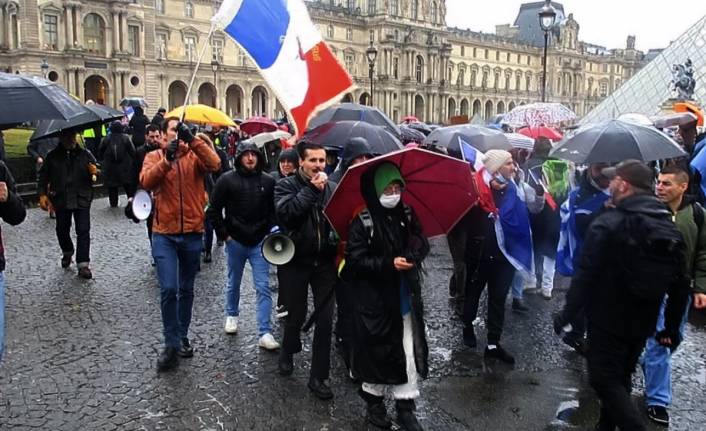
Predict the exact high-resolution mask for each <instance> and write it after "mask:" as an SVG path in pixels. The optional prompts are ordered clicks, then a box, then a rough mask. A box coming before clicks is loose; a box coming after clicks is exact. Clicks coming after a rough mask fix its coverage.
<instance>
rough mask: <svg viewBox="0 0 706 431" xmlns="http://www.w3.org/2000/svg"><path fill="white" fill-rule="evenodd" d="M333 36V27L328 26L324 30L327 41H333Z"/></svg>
mask: <svg viewBox="0 0 706 431" xmlns="http://www.w3.org/2000/svg"><path fill="white" fill-rule="evenodd" d="M333 35H334V33H333V26H332V25H329V26H328V29H327V30H326V36H328V37H329V39H333Z"/></svg>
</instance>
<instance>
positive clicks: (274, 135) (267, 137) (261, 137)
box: [248, 130, 292, 147]
mask: <svg viewBox="0 0 706 431" xmlns="http://www.w3.org/2000/svg"><path fill="white" fill-rule="evenodd" d="M291 137H292V135H291V134H290V133H287V132H285V131H284V130H275V131H274V132H267V133H260V134H257V135H255V136H253V137H252V138H250V139H248V140H249V141H250V142H252V143H254V144H255V145H257V146H258V147H262V146H263V145H265V144H266V143H268V142H270V141H276V140H278V139H289V138H291Z"/></svg>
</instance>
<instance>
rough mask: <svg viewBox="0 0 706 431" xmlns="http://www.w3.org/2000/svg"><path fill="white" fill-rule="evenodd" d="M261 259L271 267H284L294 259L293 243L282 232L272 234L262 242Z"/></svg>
mask: <svg viewBox="0 0 706 431" xmlns="http://www.w3.org/2000/svg"><path fill="white" fill-rule="evenodd" d="M262 257H264V258H265V260H266V261H268V262H269V263H271V264H272V265H284V264H286V263H288V262H289V261H290V260H292V258H293V257H294V241H292V239H291V238H290V237H289V236H287V235H285V234H283V233H282V232H274V233H271V234H269V235H267V236H266V237H265V239H264V240H263V241H262Z"/></svg>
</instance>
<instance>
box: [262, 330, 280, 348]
mask: <svg viewBox="0 0 706 431" xmlns="http://www.w3.org/2000/svg"><path fill="white" fill-rule="evenodd" d="M257 345H258V346H260V347H262V348H263V349H265V350H277V349H279V343H278V342H277V341H275V337H273V336H272V334H270V333H269V332H268V333H266V334H264V335H263V336H262V337H260V339H259V340H258V342H257Z"/></svg>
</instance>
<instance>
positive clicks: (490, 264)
mask: <svg viewBox="0 0 706 431" xmlns="http://www.w3.org/2000/svg"><path fill="white" fill-rule="evenodd" d="M514 277H515V267H514V266H512V264H510V262H508V261H507V259H505V256H502V255H500V256H493V257H488V256H484V257H483V259H482V260H481V263H480V266H479V267H478V270H477V271H476V273H475V274H474V275H473V276H471V277H468V279H467V282H466V304H465V308H464V310H463V314H464V317H463V319H464V323H465V326H466V327H467V328H470V327H472V325H473V320H475V318H476V316H477V314H478V303H479V302H480V296H481V293H483V289H485V286H486V284H487V285H488V316H487V319H486V320H487V325H488V344H497V343H498V342H500V336H501V335H502V333H503V325H504V323H505V300H506V298H507V294H508V292H509V291H510V285H511V284H512V279H513V278H514Z"/></svg>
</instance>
